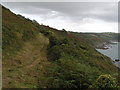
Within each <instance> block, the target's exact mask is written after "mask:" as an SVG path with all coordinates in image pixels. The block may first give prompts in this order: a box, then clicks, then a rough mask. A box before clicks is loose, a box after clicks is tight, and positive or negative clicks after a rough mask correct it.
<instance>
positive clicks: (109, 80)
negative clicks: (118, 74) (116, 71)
mask: <svg viewBox="0 0 120 90" xmlns="http://www.w3.org/2000/svg"><path fill="white" fill-rule="evenodd" d="M116 87H117V82H116V80H115V79H114V78H113V77H111V76H110V75H107V74H106V75H100V76H99V77H98V79H97V80H96V81H95V83H94V84H93V85H92V88H101V89H110V88H116Z"/></svg>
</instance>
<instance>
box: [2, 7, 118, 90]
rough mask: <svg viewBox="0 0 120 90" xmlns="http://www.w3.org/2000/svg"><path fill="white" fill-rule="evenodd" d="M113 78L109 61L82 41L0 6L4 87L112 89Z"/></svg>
mask: <svg viewBox="0 0 120 90" xmlns="http://www.w3.org/2000/svg"><path fill="white" fill-rule="evenodd" d="M8 17H9V18H8ZM84 37H86V36H84ZM106 74H107V75H106ZM117 75H118V69H117V67H115V65H113V63H112V61H111V59H110V58H108V57H106V56H104V55H102V54H100V53H99V52H97V51H96V50H95V48H93V47H92V46H91V44H90V43H89V42H86V40H84V39H83V38H81V37H77V36H76V34H74V33H71V32H67V31H66V30H65V29H63V30H57V29H54V28H51V27H49V26H45V25H39V24H38V23H37V22H36V21H35V20H33V21H31V20H29V19H26V18H24V17H23V16H21V15H15V14H13V13H12V12H10V11H9V10H8V9H6V8H4V7H3V87H4V88H6V87H7V88H8V87H9V88H82V89H83V88H84V89H88V88H99V87H100V86H101V85H102V87H103V88H108V87H110V88H116V87H117V85H118V83H117V82H116V81H115V79H113V78H116V77H117ZM103 78H104V80H103ZM99 82H100V83H99ZM103 82H104V83H103Z"/></svg>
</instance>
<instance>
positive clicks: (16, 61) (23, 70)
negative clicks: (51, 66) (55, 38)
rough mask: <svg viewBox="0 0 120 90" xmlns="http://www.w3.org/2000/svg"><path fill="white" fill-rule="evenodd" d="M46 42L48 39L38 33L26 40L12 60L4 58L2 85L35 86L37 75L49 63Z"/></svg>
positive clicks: (41, 72)
mask: <svg viewBox="0 0 120 90" xmlns="http://www.w3.org/2000/svg"><path fill="white" fill-rule="evenodd" d="M48 44H49V40H48V39H47V38H46V37H44V36H43V35H42V34H40V35H38V36H37V38H36V39H35V40H31V41H30V42H26V43H25V45H24V48H23V49H22V50H21V51H20V52H19V53H18V54H17V55H16V56H15V57H13V58H12V60H6V61H7V62H5V63H4V65H6V66H5V68H4V71H5V72H4V73H6V75H5V76H4V79H3V82H4V83H3V84H4V86H5V87H6V86H7V87H35V85H36V84H37V79H38V77H40V76H42V75H43V73H44V67H45V65H47V64H48V63H49V62H48V61H47V56H46V52H47V51H46V49H47V46H48ZM4 73H3V74H4ZM31 81H32V82H31Z"/></svg>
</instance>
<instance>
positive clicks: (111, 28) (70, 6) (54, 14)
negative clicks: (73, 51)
mask: <svg viewBox="0 0 120 90" xmlns="http://www.w3.org/2000/svg"><path fill="white" fill-rule="evenodd" d="M2 5H4V6H5V7H7V8H9V9H10V10H11V11H12V12H14V13H16V14H21V15H23V16H25V17H26V18H29V19H31V20H36V21H37V22H38V23H40V24H44V25H49V26H50V27H53V28H56V29H59V30H62V29H65V30H67V31H73V32H118V3H117V2H3V3H2Z"/></svg>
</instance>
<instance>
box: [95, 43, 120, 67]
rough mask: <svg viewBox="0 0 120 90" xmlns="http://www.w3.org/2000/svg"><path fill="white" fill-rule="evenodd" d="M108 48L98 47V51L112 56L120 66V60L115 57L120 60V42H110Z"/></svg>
mask: <svg viewBox="0 0 120 90" xmlns="http://www.w3.org/2000/svg"><path fill="white" fill-rule="evenodd" d="M108 47H109V48H108V49H96V50H97V51H98V52H100V53H102V54H104V55H106V56H108V57H110V58H111V59H112V60H113V62H114V63H115V65H116V66H117V67H119V68H120V61H119V62H116V61H115V59H119V60H120V56H119V49H120V42H119V43H114V44H109V45H108Z"/></svg>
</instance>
